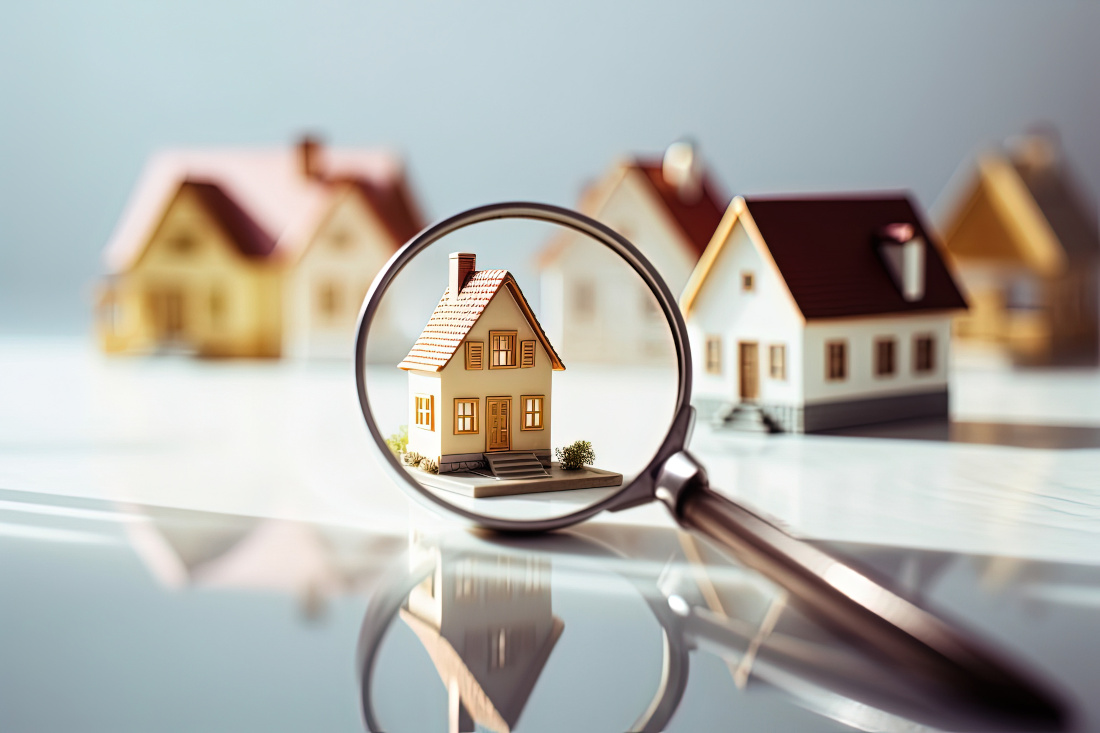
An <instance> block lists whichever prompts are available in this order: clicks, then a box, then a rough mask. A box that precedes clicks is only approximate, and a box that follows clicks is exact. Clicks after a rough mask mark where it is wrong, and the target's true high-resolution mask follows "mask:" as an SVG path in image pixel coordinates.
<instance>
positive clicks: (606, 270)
mask: <svg viewBox="0 0 1100 733" xmlns="http://www.w3.org/2000/svg"><path fill="white" fill-rule="evenodd" d="M595 218H596V219H598V220H599V221H601V222H603V223H604V224H607V225H608V226H610V227H611V228H612V229H614V230H615V231H617V232H619V233H620V234H622V235H623V236H625V237H626V238H627V239H628V240H629V241H630V242H631V243H633V244H634V245H635V246H637V247H638V249H639V250H640V251H641V252H642V254H643V255H645V256H646V258H647V259H649V260H650V261H651V262H652V263H653V265H654V266H655V267H656V269H657V270H658V272H660V273H661V276H662V277H663V278H664V279H665V281H666V282H667V283H668V285H669V289H670V290H671V292H672V295H673V297H674V298H675V297H676V296H678V295H679V293H680V290H681V289H682V288H683V286H684V284H685V283H686V282H687V278H688V276H689V275H690V274H691V270H692V268H693V267H694V265H695V261H694V259H693V257H692V255H691V254H690V253H689V251H688V250H687V249H686V248H685V245H684V241H683V235H682V234H681V233H680V232H679V229H678V227H677V226H676V225H675V223H674V222H673V221H672V220H671V218H670V217H669V216H668V215H667V213H666V212H665V208H664V204H663V203H662V202H660V201H659V200H657V199H656V198H655V195H654V194H653V193H652V189H651V188H650V186H649V183H648V182H646V181H645V180H644V179H643V174H641V173H639V172H637V171H630V172H628V173H627V174H626V175H625V176H623V178H622V180H621V181H620V182H619V184H618V185H617V186H616V187H615V188H614V189H613V190H612V192H611V193H610V194H609V196H608V198H607V200H606V201H605V203H604V204H603V206H602V207H601V208H600V210H599V211H598V212H597V213H596V214H595ZM585 284H587V285H585ZM578 287H592V288H593V289H594V300H595V306H594V308H593V310H592V313H591V315H586V314H585V313H584V312H582V311H580V310H578V309H577V307H576V306H577V298H576V296H575V290H576V289H577V288H578ZM541 293H542V297H541V303H542V312H541V314H540V319H541V320H542V322H543V324H544V326H545V327H546V329H547V334H548V335H549V336H550V338H551V339H552V343H554V345H555V347H556V348H558V349H559V350H560V352H561V354H562V358H563V359H567V360H569V361H581V362H599V363H619V364H647V363H648V364H665V363H669V362H670V361H671V362H672V363H675V355H674V352H673V351H672V342H671V339H670V338H669V336H668V332H669V328H668V325H667V324H666V322H665V319H664V317H663V316H662V315H661V314H660V313H659V312H658V311H657V310H656V309H655V301H654V300H653V299H652V297H651V296H650V294H649V291H648V289H647V288H646V286H645V285H644V283H642V281H641V280H640V279H639V278H638V276H637V275H635V274H634V272H633V270H631V269H630V268H629V266H628V265H626V264H625V263H624V262H623V261H622V260H621V259H620V258H619V257H618V256H617V255H615V254H613V253H612V252H611V251H610V250H608V249H607V248H606V247H604V246H603V245H601V244H598V243H596V242H595V241H594V240H591V239H589V238H588V237H584V236H581V235H577V236H576V237H573V238H571V239H570V244H569V246H568V247H567V248H565V249H564V251H563V252H562V254H561V256H560V257H559V258H558V259H557V260H556V261H555V262H554V263H553V264H552V265H551V266H550V267H547V268H546V269H545V270H544V271H543V273H542V280H541Z"/></svg>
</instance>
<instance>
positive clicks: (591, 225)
mask: <svg viewBox="0 0 1100 733" xmlns="http://www.w3.org/2000/svg"><path fill="white" fill-rule="evenodd" d="M497 219H527V220H534V221H542V222H547V223H551V224H558V225H560V226H564V227H568V228H569V229H572V230H574V231H576V232H579V233H581V234H584V235H587V236H589V237H591V238H592V239H595V240H596V241H598V242H600V243H601V244H603V245H606V246H607V247H609V248H610V249H611V250H612V251H613V252H615V253H616V254H617V255H619V256H620V257H621V258H622V259H623V260H625V261H626V263H627V264H629V265H630V266H631V267H632V268H633V269H634V271H635V272H636V273H637V274H638V276H639V277H640V278H641V279H642V281H643V282H645V284H646V285H647V286H648V287H649V289H650V291H651V292H652V293H653V295H654V296H655V297H656V298H657V302H658V304H659V305H660V308H661V312H662V313H663V314H664V316H665V320H666V321H667V322H668V324H669V327H670V328H671V331H672V338H673V343H674V345H675V348H676V361H677V367H678V371H679V379H678V384H677V392H676V406H675V409H674V411H673V419H672V422H671V424H670V425H669V431H668V435H667V436H666V437H665V440H664V442H663V443H662V444H661V446H660V448H658V450H657V452H656V453H655V454H654V455H653V458H652V459H651V460H650V461H649V463H648V464H647V465H646V467H645V468H644V469H643V470H642V471H641V473H639V474H638V475H637V476H636V477H635V478H634V480H633V481H631V482H630V483H629V484H626V485H624V486H623V487H622V488H621V489H619V490H618V491H616V492H614V493H612V494H611V495H609V496H607V497H606V498H604V499H603V500H601V501H598V502H595V503H593V504H591V505H589V506H586V507H583V508H581V509H578V510H577V511H575V512H572V513H569V514H564V515H562V516H559V517H550V518H545V519H505V518H501V517H493V516H486V515H482V514H478V513H477V512H473V511H470V510H468V509H465V508H463V507H460V506H456V505H453V504H451V503H449V502H448V501H446V500H445V499H443V498H442V497H440V496H439V495H438V494H436V493H435V492H434V491H432V490H430V489H428V488H427V487H425V486H423V485H421V484H420V483H419V482H417V481H415V480H413V479H412V478H411V477H410V476H409V475H408V473H407V472H406V471H405V469H404V467H402V466H401V464H400V463H399V462H398V460H397V457H396V456H395V455H393V453H392V452H391V451H389V450H385V451H379V452H380V453H383V454H384V457H383V463H384V464H385V466H386V468H387V470H388V471H389V472H390V474H391V475H392V476H393V477H394V478H395V479H396V480H397V482H398V483H399V484H403V485H405V486H408V487H409V488H411V489H412V496H413V497H414V498H415V499H417V500H418V501H419V502H421V503H422V504H426V505H427V506H428V507H429V508H435V509H442V510H444V511H446V512H448V513H450V514H453V515H457V516H459V517H461V518H462V519H464V520H466V521H467V522H469V523H471V524H474V525H477V526H480V527H487V528H490V529H496V530H503V531H508V532H543V531H546V530H552V529H558V528H561V527H566V526H569V525H572V524H576V523H578V522H581V521H583V520H585V519H588V518H589V517H591V516H594V515H596V514H599V513H600V512H602V511H605V510H609V511H617V510H620V509H626V508H628V507H631V506H635V505H637V504H643V503H646V502H648V501H651V500H652V499H653V498H654V496H655V493H656V476H657V473H658V471H660V469H661V468H662V467H663V466H664V464H665V462H666V460H667V458H668V457H669V456H671V455H673V454H675V453H677V452H679V451H681V450H683V447H684V445H685V444H686V443H687V439H688V437H689V436H690V433H691V424H692V421H693V417H694V411H693V409H692V408H691V406H690V400H691V350H690V346H689V345H688V334H687V326H686V325H685V324H684V318H683V315H682V314H681V313H680V308H679V305H678V304H677V302H676V298H675V297H674V296H673V294H672V292H671V291H669V289H668V286H667V285H666V284H665V282H664V279H662V278H661V276H660V275H659V274H658V273H657V271H656V270H655V269H654V268H653V265H651V264H650V263H649V261H648V260H646V258H645V257H644V256H643V255H642V254H641V252H639V251H638V249H637V248H636V247H635V246H634V245H633V244H631V243H630V242H628V241H627V240H626V239H625V238H624V237H622V236H621V235H619V234H618V233H616V232H615V231H614V230H612V229H611V228H609V227H607V226H606V225H604V224H601V223H600V222H598V221H596V220H595V219H592V218H591V217H588V216H585V215H584V214H580V213H578V212H576V211H572V210H570V209H566V208H562V207H560V206H553V205H550V204H541V203H533V202H525V201H513V202H503V203H497V204H488V205H485V206H479V207H477V208H473V209H468V210H466V211H463V212H461V213H459V214H456V215H454V216H451V217H449V218H447V219H443V220H442V221H439V222H437V223H435V224H433V225H431V226H430V227H428V228H427V229H425V230H424V231H422V232H420V233H419V234H417V235H416V236H415V237H413V238H412V239H411V240H409V242H408V243H407V244H405V246H404V247H402V248H401V249H399V250H398V251H397V252H396V253H394V255H393V257H391V258H390V260H389V262H387V263H386V265H385V267H383V268H382V270H381V272H379V274H378V276H377V277H376V278H375V279H374V282H373V283H372V284H371V288H370V290H369V291H368V293H367V297H366V299H365V300H364V301H363V307H362V309H361V310H360V312H359V325H358V328H357V330H356V336H355V385H356V389H357V390H358V393H359V405H360V408H361V409H362V411H363V417H364V418H365V420H366V423H367V429H368V430H369V431H370V433H371V437H373V438H374V440H375V443H376V445H378V446H382V445H384V444H385V438H384V436H383V435H382V433H381V431H380V430H379V428H378V424H377V422H376V421H375V419H374V412H373V410H372V409H371V405H370V398H369V396H368V395H367V377H366V366H367V341H368V335H369V332H370V327H371V323H373V321H374V319H375V317H376V316H377V314H378V311H379V309H380V308H381V306H382V299H383V297H384V296H385V294H386V292H387V291H388V290H389V288H390V286H391V285H392V284H393V282H394V280H395V279H396V278H397V276H398V275H399V274H400V273H401V271H402V270H404V269H405V267H406V266H407V265H408V264H409V262H411V261H412V259H413V258H414V257H416V256H417V255H418V254H420V253H421V252H423V251H424V250H425V249H427V248H428V247H430V246H431V245H432V244H434V243H436V242H438V241H439V240H441V239H443V238H444V237H446V236H447V235H449V234H452V233H454V232H456V231H458V230H459V229H463V228H465V227H468V226H471V225H473V224H479V223H481V222H486V221H492V220H497Z"/></svg>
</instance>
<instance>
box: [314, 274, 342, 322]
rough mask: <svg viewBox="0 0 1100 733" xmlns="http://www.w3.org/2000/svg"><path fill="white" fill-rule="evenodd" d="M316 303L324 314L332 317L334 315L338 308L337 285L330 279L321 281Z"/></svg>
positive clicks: (338, 289) (338, 294)
mask: <svg viewBox="0 0 1100 733" xmlns="http://www.w3.org/2000/svg"><path fill="white" fill-rule="evenodd" d="M317 305H318V307H319V308H320V309H321V313H322V314H324V315H325V316H328V317H332V316H334V315H336V312H337V311H338V310H340V288H339V286H337V284H336V283H334V282H331V281H329V282H326V283H322V284H321V288H320V290H319V291H318V293H317Z"/></svg>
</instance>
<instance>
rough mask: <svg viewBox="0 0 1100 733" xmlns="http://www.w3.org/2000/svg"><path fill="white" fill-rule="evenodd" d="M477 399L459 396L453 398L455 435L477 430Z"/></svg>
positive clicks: (467, 433)
mask: <svg viewBox="0 0 1100 733" xmlns="http://www.w3.org/2000/svg"><path fill="white" fill-rule="evenodd" d="M477 403H478V401H477V399H470V398H468V397H459V398H458V399H456V400H455V435H469V434H471V433H476V432H477V413H478V409H477V408H478V404H477Z"/></svg>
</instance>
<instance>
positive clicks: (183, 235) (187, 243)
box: [168, 232, 195, 254]
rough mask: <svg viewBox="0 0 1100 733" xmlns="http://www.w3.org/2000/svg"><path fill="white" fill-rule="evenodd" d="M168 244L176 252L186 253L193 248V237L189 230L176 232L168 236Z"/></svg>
mask: <svg viewBox="0 0 1100 733" xmlns="http://www.w3.org/2000/svg"><path fill="white" fill-rule="evenodd" d="M168 245H169V246H170V247H171V248H172V251H173V252H176V253H177V254H187V253H188V252H190V251H191V250H193V249H195V238H194V237H193V236H191V233H190V232H178V233H177V234H174V235H172V237H170V238H169V240H168Z"/></svg>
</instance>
